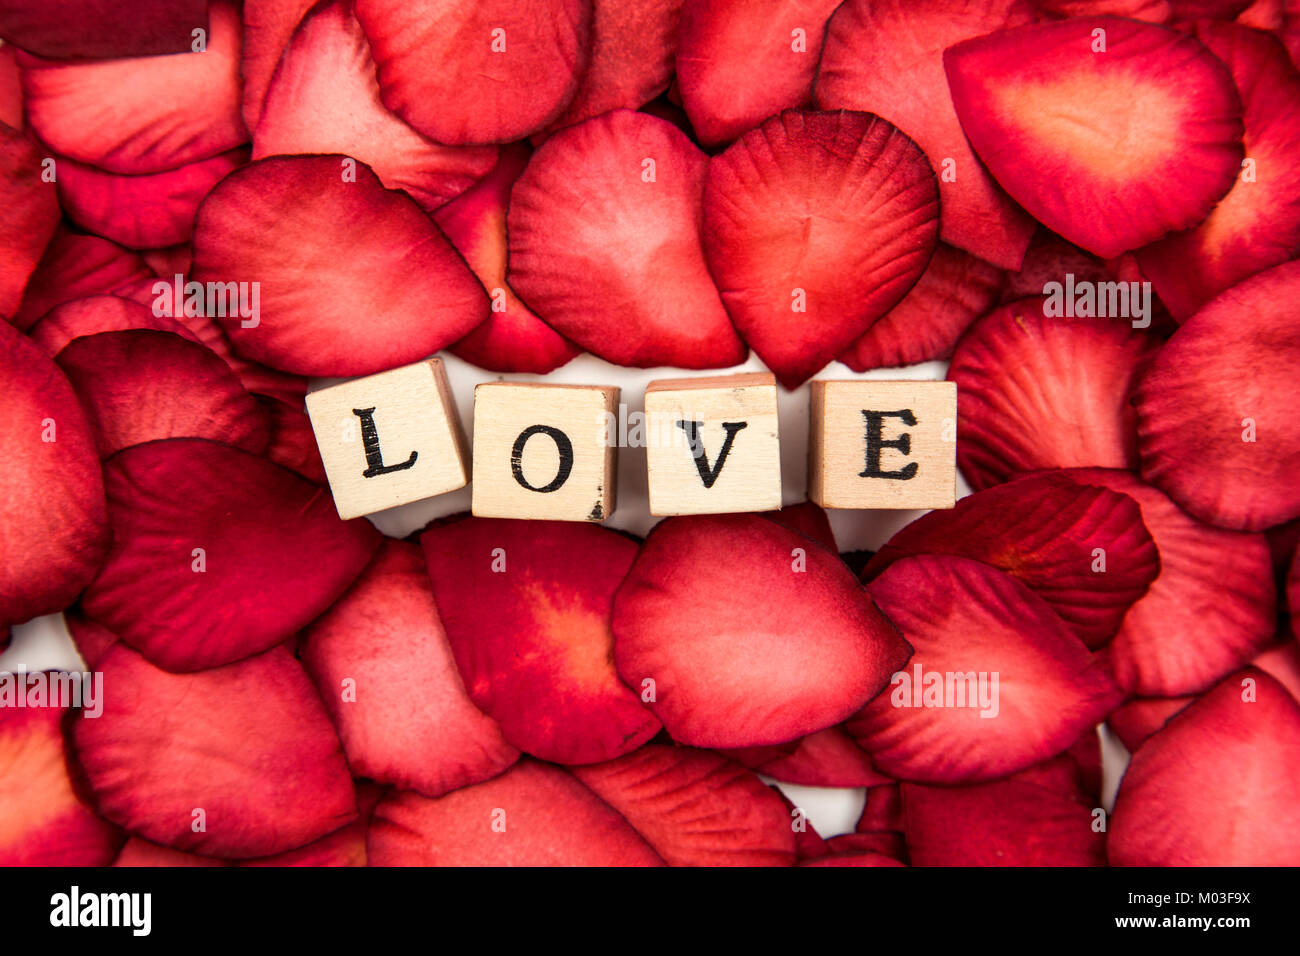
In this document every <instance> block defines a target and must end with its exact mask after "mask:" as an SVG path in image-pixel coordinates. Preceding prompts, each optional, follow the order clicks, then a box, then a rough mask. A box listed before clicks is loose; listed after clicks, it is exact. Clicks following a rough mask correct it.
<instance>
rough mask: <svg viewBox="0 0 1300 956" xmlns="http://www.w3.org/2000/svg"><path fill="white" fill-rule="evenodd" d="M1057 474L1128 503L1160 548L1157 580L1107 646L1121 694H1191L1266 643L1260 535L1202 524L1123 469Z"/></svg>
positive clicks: (1272, 606)
mask: <svg viewBox="0 0 1300 956" xmlns="http://www.w3.org/2000/svg"><path fill="white" fill-rule="evenodd" d="M1065 477H1069V478H1072V479H1073V480H1075V481H1078V482H1080V483H1082V484H1088V485H1101V486H1103V487H1106V488H1110V489H1112V490H1114V491H1119V492H1122V493H1124V494H1126V495H1128V496H1129V497H1130V498H1132V499H1133V500H1135V501H1136V502H1137V503H1138V506H1139V507H1140V508H1141V509H1142V522H1143V524H1145V525H1146V527H1147V530H1148V531H1149V532H1150V533H1151V538H1152V540H1154V541H1155V545H1156V549H1157V550H1158V551H1159V552H1160V574H1159V576H1157V577H1156V579H1155V580H1154V581H1153V582H1152V583H1151V587H1150V589H1149V590H1148V591H1147V593H1146V594H1145V595H1143V596H1142V597H1141V598H1139V599H1138V601H1137V603H1135V604H1134V605H1133V606H1132V607H1131V608H1129V610H1128V613H1127V614H1126V615H1125V616H1124V621H1123V623H1122V624H1121V625H1120V628H1119V633H1118V634H1116V635H1115V639H1114V640H1113V641H1111V642H1110V644H1109V645H1108V647H1107V654H1108V655H1109V658H1110V662H1111V666H1112V667H1113V668H1114V671H1115V678H1116V680H1118V681H1119V683H1120V685H1121V686H1123V687H1124V688H1125V690H1127V691H1128V692H1129V693H1132V694H1137V695H1140V696H1162V697H1164V696H1176V695H1178V694H1191V693H1199V692H1200V691H1202V690H1204V689H1206V688H1207V687H1209V686H1210V685H1212V684H1213V683H1214V682H1215V681H1217V680H1218V679H1219V678H1221V677H1222V676H1223V675H1224V674H1226V673H1228V672H1229V671H1231V670H1232V669H1234V668H1236V667H1240V666H1241V665H1243V664H1245V663H1246V662H1247V661H1249V660H1250V659H1251V658H1252V657H1253V656H1254V655H1255V654H1256V653H1257V652H1258V651H1260V650H1261V649H1262V648H1263V647H1265V646H1266V645H1267V644H1268V643H1269V641H1270V640H1271V639H1272V637H1273V633H1274V616H1275V613H1276V608H1277V603H1276V602H1277V597H1276V592H1275V590H1274V587H1273V575H1272V566H1271V561H1270V557H1269V552H1268V544H1267V542H1266V541H1265V540H1264V536H1263V535H1260V534H1242V533H1239V532H1235V531H1224V530H1223V529H1221V528H1214V527H1210V526H1209V525H1206V524H1203V523H1202V522H1200V521H1197V520H1196V519H1195V518H1193V517H1191V516H1190V515H1187V514H1186V513H1184V512H1183V511H1181V510H1179V508H1178V507H1177V506H1176V505H1175V504H1174V503H1173V502H1172V501H1170V500H1169V499H1168V498H1166V497H1165V496H1164V495H1163V494H1161V493H1160V492H1159V491H1157V490H1156V489H1155V488H1152V487H1151V486H1150V485H1148V484H1146V483H1145V482H1143V481H1142V480H1141V479H1139V478H1138V477H1137V476H1136V475H1133V474H1130V473H1129V472H1124V471H1106V470H1102V469H1093V468H1089V469H1080V470H1078V471H1070V472H1066V473H1065Z"/></svg>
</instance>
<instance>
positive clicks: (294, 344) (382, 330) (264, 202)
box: [192, 156, 488, 375]
mask: <svg viewBox="0 0 1300 956" xmlns="http://www.w3.org/2000/svg"><path fill="white" fill-rule="evenodd" d="M348 163H352V164H353V166H352V167H351V168H352V171H353V172H354V173H355V182H352V181H347V179H346V177H347V176H348V170H347V169H346V168H345V167H346V166H347V164H348ZM377 270H378V271H377ZM380 275H382V281H377V276H380ZM192 278H193V279H194V280H195V281H198V282H213V281H215V282H227V283H229V282H241V283H251V282H258V283H260V285H259V287H258V288H259V296H260V317H259V321H258V323H257V324H256V325H251V324H250V325H247V326H246V325H245V322H249V323H251V322H252V319H242V318H241V317H240V316H238V315H235V316H233V317H227V318H225V319H221V320H220V321H221V322H222V324H223V327H224V328H225V329H226V331H227V332H228V333H229V335H230V338H231V340H232V341H233V343H234V346H235V348H236V349H237V350H238V351H239V352H240V354H242V355H244V356H246V357H247V358H251V359H253V360H255V361H258V362H262V363H263V364H266V365H270V366H273V367H275V368H279V369H284V370H285V371H289V372H296V373H298V374H301V375H364V374H368V373H370V372H377V371H381V370H383V369H387V368H392V367H394V366H398V365H403V364H405V363H408V362H413V361H416V360H418V359H420V358H422V357H424V356H426V355H429V354H431V353H433V352H436V351H437V350H438V349H440V348H442V347H444V346H446V345H449V344H450V343H451V342H453V341H455V340H456V339H458V338H460V337H461V336H463V335H464V334H465V333H466V332H468V331H469V330H470V329H472V328H473V327H474V326H475V325H477V324H478V323H479V322H481V321H482V320H483V319H484V318H486V317H487V314H488V300H487V296H486V295H485V294H484V292H483V288H482V286H480V285H479V283H478V281H477V280H476V279H475V278H474V276H473V275H472V274H471V273H470V271H469V269H467V268H466V267H465V263H464V262H463V261H462V260H461V258H460V257H459V256H458V255H456V252H455V250H454V249H452V247H451V244H450V243H449V242H447V240H446V238H445V237H444V236H443V235H442V233H441V231H439V229H438V227H437V226H436V225H434V224H433V223H432V222H431V221H430V220H429V218H428V216H426V215H425V214H424V212H423V211H422V210H421V209H420V207H419V206H417V205H416V204H415V202H414V201H412V200H411V199H410V197H408V196H406V195H405V194H404V193H401V192H394V191H390V190H386V189H384V187H383V185H382V184H381V183H380V182H379V180H378V178H376V176H375V174H374V173H373V172H372V171H371V170H370V168H369V167H368V166H366V165H365V164H364V163H359V162H355V161H353V160H348V159H345V158H344V157H341V156H293V157H284V156H280V157H273V158H271V159H263V160H260V161H258V162H255V163H252V164H251V165H249V166H245V167H244V168H243V169H240V170H238V171H237V172H235V173H233V174H232V175H230V176H228V177H226V178H225V179H224V180H222V181H221V183H220V184H219V185H218V186H217V188H216V189H214V190H213V191H212V192H211V193H210V194H209V196H208V198H207V199H206V200H205V201H204V202H203V205H202V206H200V207H199V214H198V220H197V222H196V224H195V234H194V271H193V274H192ZM248 288H249V292H250V295H251V290H252V287H251V286H249V287H248Z"/></svg>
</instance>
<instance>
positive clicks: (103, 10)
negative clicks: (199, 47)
mask: <svg viewBox="0 0 1300 956" xmlns="http://www.w3.org/2000/svg"><path fill="white" fill-rule="evenodd" d="M207 7H208V5H207V4H206V3H205V2H203V0H41V2H40V3H32V2H31V0H0V36H3V37H4V38H5V40H6V41H7V42H9V43H12V44H14V46H19V47H22V48H23V49H24V50H27V51H29V52H31V53H36V54H38V55H40V56H49V57H56V58H60V59H76V58H80V57H125V56H155V55H158V54H163V53H181V52H184V51H186V50H188V49H189V48H190V44H191V43H192V42H193V40H192V37H191V31H193V30H194V29H196V28H206V27H207V26H208V10H207Z"/></svg>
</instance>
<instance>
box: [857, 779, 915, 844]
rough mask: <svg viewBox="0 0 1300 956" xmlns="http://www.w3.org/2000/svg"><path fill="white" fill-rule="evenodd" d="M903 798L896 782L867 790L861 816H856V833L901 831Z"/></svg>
mask: <svg viewBox="0 0 1300 956" xmlns="http://www.w3.org/2000/svg"><path fill="white" fill-rule="evenodd" d="M903 826H904V823H903V798H902V794H901V791H900V790H899V785H898V784H896V783H891V784H881V785H879V786H875V787H871V788H870V789H869V790H867V800H866V803H864V804H863V805H862V816H860V817H859V818H858V825H857V827H856V830H857V832H858V833H879V832H885V831H897V832H898V833H902V832H903Z"/></svg>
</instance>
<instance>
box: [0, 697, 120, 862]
mask: <svg viewBox="0 0 1300 956" xmlns="http://www.w3.org/2000/svg"><path fill="white" fill-rule="evenodd" d="M34 676H35V675H33V677H34ZM6 677H7V679H9V678H8V676H7V675H6ZM18 677H19V678H22V677H23V675H22V674H19V675H18ZM26 691H27V688H26V685H25V684H18V685H16V691H15V692H16V693H20V694H25V693H26ZM65 713H66V710H65V709H64V708H62V707H26V706H24V707H11V706H6V707H0V807H3V808H4V809H3V811H0V866H107V865H108V863H109V862H110V861H111V860H112V859H113V856H114V854H116V853H117V848H118V846H119V845H120V843H121V837H120V836H119V835H118V832H117V829H116V828H115V827H113V826H112V825H110V824H109V823H108V822H107V821H105V820H101V819H100V818H99V817H97V816H96V815H95V813H94V811H93V810H91V808H90V807H89V806H87V805H86V802H85V801H84V800H83V799H82V798H81V796H80V795H79V794H78V792H77V789H76V787H77V784H76V783H74V781H73V779H72V778H71V776H70V775H69V769H68V759H67V754H66V753H65V747H64V738H63V733H62V730H61V724H62V721H63V715H64V714H65Z"/></svg>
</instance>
